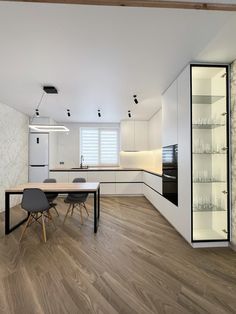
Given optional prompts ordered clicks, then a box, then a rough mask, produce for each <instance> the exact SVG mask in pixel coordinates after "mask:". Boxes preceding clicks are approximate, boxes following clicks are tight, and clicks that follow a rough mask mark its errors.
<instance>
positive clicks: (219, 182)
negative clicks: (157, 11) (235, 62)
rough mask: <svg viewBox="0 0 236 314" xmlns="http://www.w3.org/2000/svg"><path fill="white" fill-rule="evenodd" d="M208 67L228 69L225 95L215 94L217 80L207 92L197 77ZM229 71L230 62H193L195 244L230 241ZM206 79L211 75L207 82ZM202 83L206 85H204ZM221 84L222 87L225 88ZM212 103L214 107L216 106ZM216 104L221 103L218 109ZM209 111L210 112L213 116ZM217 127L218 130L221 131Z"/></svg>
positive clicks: (192, 159)
mask: <svg viewBox="0 0 236 314" xmlns="http://www.w3.org/2000/svg"><path fill="white" fill-rule="evenodd" d="M207 68H209V69H210V70H209V72H211V73H213V74H211V75H215V74H214V73H218V72H217V69H218V70H219V74H221V70H222V71H224V70H225V72H224V73H223V74H221V77H222V79H224V82H225V94H224V95H223V93H222V96H221V95H219V94H218V95H217V93H216V95H214V94H213V93H212V90H214V86H213V84H214V81H213V83H212V82H211V85H210V84H209V86H210V87H209V90H210V93H209V94H207V92H205V90H207V86H204V84H205V81H204V80H202V82H201V80H199V82H198V78H196V77H197V75H198V73H200V75H201V73H205V72H204V71H205V70H206V69H207ZM229 74H230V67H229V65H225V64H198V63H194V64H190V123H191V125H190V130H191V241H192V242H193V243H195V242H220V241H229V240H230V208H231V198H230V187H231V176H230V155H231V154H230V107H229V106H230V99H229V95H230V92H229ZM193 75H195V77H193ZM204 75H205V74H204ZM217 75H218V74H217ZM223 75H224V76H223ZM207 80H208V77H207V79H206V83H207ZM209 80H211V78H210V79H209ZM212 80H213V79H212ZM219 82H220V80H218V81H217V84H220V83H219ZM222 82H223V81H222ZM202 83H203V84H202ZM201 84H202V86H203V87H201ZM222 84H223V83H222ZM205 85H207V84H205ZM222 86H223V85H222ZM222 86H220V88H222V89H223V87H222ZM201 88H202V89H203V90H204V93H202V94H201V93H200V92H197V93H196V90H197V91H198V90H200V91H201ZM216 89H217V87H216ZM223 98H224V99H223ZM214 104H215V105H214ZM198 105H199V106H198ZM213 106H215V107H214V108H213ZM216 106H218V108H217V109H216ZM219 106H223V107H222V108H223V109H224V110H223V111H222V112H221V113H220V114H219V111H220V110H221V107H219ZM217 110H218V112H217ZM201 111H202V112H201ZM215 111H216V114H215ZM208 113H210V116H209V115H208ZM213 113H214V115H213ZM222 121H223V122H222ZM215 129H218V131H216V130H215ZM204 130H205V131H204ZM217 132H218V133H217ZM218 134H219V136H218ZM218 139H220V140H222V139H225V141H224V143H223V144H224V145H221V144H222V143H217V141H218ZM220 158H222V160H223V161H224V162H222V165H223V166H222V167H223V170H222V172H221V173H220V175H219V174H217V175H216V173H217V172H219V163H221V161H219V160H221V159H220ZM217 160H218V161H217ZM206 168H207V170H206ZM222 173H223V174H222ZM222 178H223V179H222ZM220 190H221V191H220ZM209 226H211V227H209ZM222 226H223V227H222Z"/></svg>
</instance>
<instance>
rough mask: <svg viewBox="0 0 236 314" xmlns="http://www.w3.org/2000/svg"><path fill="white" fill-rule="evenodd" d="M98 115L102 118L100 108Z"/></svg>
mask: <svg viewBox="0 0 236 314" xmlns="http://www.w3.org/2000/svg"><path fill="white" fill-rule="evenodd" d="M98 117H99V118H101V110H100V109H98Z"/></svg>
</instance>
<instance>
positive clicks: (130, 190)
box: [116, 183, 143, 195]
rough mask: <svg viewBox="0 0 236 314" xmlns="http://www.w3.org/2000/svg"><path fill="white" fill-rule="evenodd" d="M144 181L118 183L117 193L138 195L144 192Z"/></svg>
mask: <svg viewBox="0 0 236 314" xmlns="http://www.w3.org/2000/svg"><path fill="white" fill-rule="evenodd" d="M142 185H143V184H142V183H116V194H123V195H132V194H134V195H138V194H143V187H142Z"/></svg>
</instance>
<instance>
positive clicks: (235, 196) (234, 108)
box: [231, 60, 236, 248]
mask: <svg viewBox="0 0 236 314" xmlns="http://www.w3.org/2000/svg"><path fill="white" fill-rule="evenodd" d="M231 136H232V137H231V141H232V230H231V232H232V245H233V246H234V248H236V60H235V61H234V62H233V63H232V65H231Z"/></svg>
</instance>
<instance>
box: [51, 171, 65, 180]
mask: <svg viewBox="0 0 236 314" xmlns="http://www.w3.org/2000/svg"><path fill="white" fill-rule="evenodd" d="M49 177H50V178H52V179H56V180H57V182H63V183H68V182H69V173H68V172H67V171H50V172H49Z"/></svg>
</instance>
